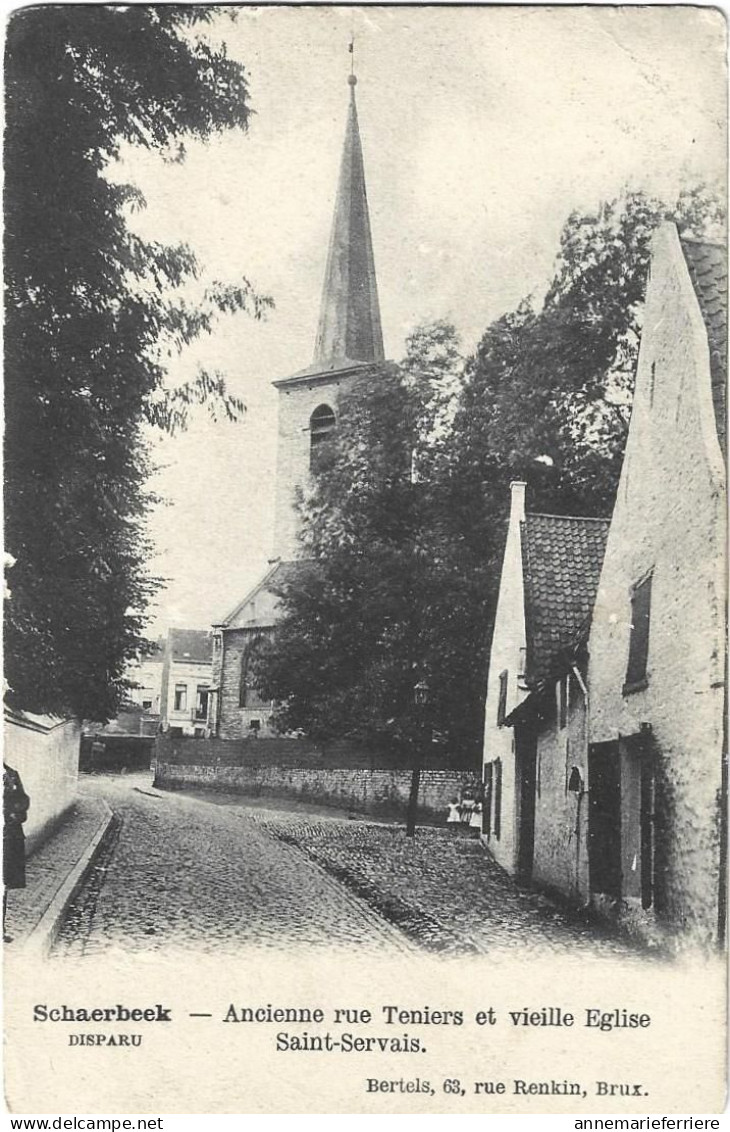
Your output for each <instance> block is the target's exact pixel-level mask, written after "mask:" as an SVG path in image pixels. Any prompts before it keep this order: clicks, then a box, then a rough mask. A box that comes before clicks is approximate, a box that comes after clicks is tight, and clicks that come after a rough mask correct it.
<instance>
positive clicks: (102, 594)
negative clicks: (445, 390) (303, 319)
mask: <svg viewBox="0 0 730 1132" xmlns="http://www.w3.org/2000/svg"><path fill="white" fill-rule="evenodd" d="M213 11H214V9H210V8H204V7H188V8H182V7H174V6H173V7H164V6H163V7H152V6H148V5H128V6H112V5H109V6H103V5H75V6H74V5H71V6H53V5H51V6H42V7H36V8H29V9H25V10H20V11H17V12H15V13H14V14H13V16H12V18H11V20H10V24H9V28H8V36H7V46H6V70H5V76H6V132H5V157H6V175H5V217H6V226H5V267H6V284H7V290H6V295H7V297H6V326H5V357H6V376H5V382H6V401H5V411H6V446H5V474H6V549H7V550H8V552H9V553H10V555H11V556H12V558H13V559H14V565H13V566H12V568H11V569H10V571H9V576H8V584H9V587H10V591H11V600H10V602H9V603H7V604H8V612H7V617H6V676H7V679H8V681H9V684H10V686H11V689H12V691H11V693H10V697H11V701H12V703H13V704H14V705H15V706H18V707H22V708H25V709H28V710H31V711H49V712H55V713H58V714H66V713H72V714H75V715H78V716H80V717H86V718H91V719H102V720H103V719H107V718H109V717H110V716H112V715H114V714H115V713H116V711H117V708H118V706H119V703H120V700H121V698H122V696H123V694H124V691H125V687H126V685H125V680H124V670H125V667H126V665H127V663H128V661H129V660H130V659H131V658H132V657H134V656H135V655H137V654H138V653H139V652H140V650H144V647H145V642H144V638H143V628H144V609H145V606H146V603H147V601H148V599H149V597H150V596H151V594H152V593H153V591H154V589H155V585H156V583H155V581H154V579H152V578H151V577H150V576H149V574H148V571H147V567H146V565H145V563H146V560H147V555H148V549H149V548H148V546H147V544H146V541H145V534H144V516H145V513H146V511H147V509H148V507H149V505H150V503H151V502H152V501H151V499H150V497H149V495H148V494H147V493H146V490H145V481H146V478H147V474H148V470H149V469H148V452H147V447H146V444H145V434H144V427H145V424H147V423H152V424H155V425H159V426H160V427H163V428H166V429H168V430H174V429H175V428H176V427H181V426H184V424H185V420H186V416H187V412H188V407H189V406H190V405H191V404H193V403H195V402H200V401H208V402H209V403H210V404H211V405H212V406H213V408H214V411H215V410H217V411H220V412H223V413H226V414H229V415H237V414H238V413H240V412H241V410H242V408H243V406H242V405H241V404H240V402H238V401H236V400H235V399H234V398H231V397H229V396H228V395H227V393H226V390H225V385H224V382H223V380H222V378H221V376H220V375H219V374H216V373H210V374H209V373H200V374H199V375H198V378H197V379H196V380H195V381H193V382H190V383H188V384H187V385H184V386H182V387H181V388H179V389H177V390H170V389H168V388H167V387H166V385H165V376H166V370H167V368H168V367H169V364H170V359H171V358H172V359H174V358H175V357H176V355H177V353H178V352H179V351H180V349H182V348H183V346H185V345H186V344H187V343H189V342H190V341H192V340H193V339H194V338H195V337H196V336H197V335H199V334H200V333H202V332H204V331H206V330H209V329H210V328H211V325H212V322H213V319H214V318H215V317H216V315H217V314H218V313H219V312H220V311H222V310H223V311H230V310H240V309H248V310H249V311H251V313H253V314H254V315H259V314H260V313H261V311H262V309H263V306H264V305H265V300H261V299H259V298H258V297H257V296H256V295H255V293H254V291H253V289H252V287H251V286H250V284H249V283H248V281H246V280H245V279H244V280H241V281H240V283H239V284H238V285H235V286H231V285H222V284H216V285H214V286H213V287H211V288H210V290H209V292H208V293H207V294H206V295H205V297H204V300H203V302H202V304H200V305H198V306H196V307H193V306H191V305H190V303H189V302H186V300H185V298H184V294H183V284H184V283H185V281H186V280H187V279H190V278H191V277H192V276H194V275H195V273H196V263H195V260H194V257H193V256H192V254H191V253H190V251H189V250H188V249H186V248H185V247H165V246H162V245H160V244H156V243H147V242H144V241H142V240H141V239H139V238H137V237H136V236H135V235H134V234H133V233H132V232H131V231H130V228H129V226H128V223H127V220H128V215H129V211H130V209H133V208H139V207H142V206H143V204H144V201H143V200H142V198H141V197H140V195H139V193H138V192H137V191H136V190H135V189H133V188H132V187H130V186H128V185H119V184H115V183H114V182H113V180H112V179H111V177H110V176H109V175H108V171H109V168H110V164H112V163H113V162H114V159H115V158H116V157H117V156H118V155H119V152H120V147H121V146H122V144H123V143H132V144H136V145H143V146H146V147H149V148H154V149H157V150H160V151H161V152H163V153H164V154H166V155H167V156H168V157H170V158H171V159H174V160H182V159H183V157H184V149H183V145H182V142H183V141H184V139H185V138H186V137H187V138H198V139H202V138H207V137H208V136H209V135H210V134H211V133H212V132H214V131H218V130H221V129H224V128H228V127H230V126H238V127H242V128H245V126H246V123H247V121H248V117H249V106H248V91H247V87H246V78H245V74H244V70H243V68H242V66H241V65H240V64H238V63H236V62H234V61H232V60H230V59H229V58H227V56H226V53H225V50H224V49H220V48H216V47H214V46H212V45H211V44H210V43H208V42H206V40H205V38H204V37H202V36H201V35H199V34H198V33H199V32H200V31H201V29H202V25H204V24H205V23H206V22H208V21H209V20H210V19H211V17H212V13H213Z"/></svg>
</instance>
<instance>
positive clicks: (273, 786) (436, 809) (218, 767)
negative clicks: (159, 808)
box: [155, 736, 479, 821]
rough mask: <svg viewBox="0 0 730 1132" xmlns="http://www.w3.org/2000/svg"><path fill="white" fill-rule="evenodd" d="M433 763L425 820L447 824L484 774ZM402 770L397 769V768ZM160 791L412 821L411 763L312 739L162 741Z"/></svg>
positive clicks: (423, 794) (425, 781)
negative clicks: (219, 793) (231, 795)
mask: <svg viewBox="0 0 730 1132" xmlns="http://www.w3.org/2000/svg"><path fill="white" fill-rule="evenodd" d="M434 762H435V758H434V757H431V758H430V759H427V760H426V766H425V768H424V770H423V771H422V773H421V788H420V791H419V798H418V804H419V812H420V815H421V818H424V817H425V818H427V819H430V820H436V821H443V820H445V818H446V812H447V807H448V803H449V801H450V799H451V798H453V797H455V796H456V797H458V796H459V795H460V794H461V792H462V790H463V789H464V788H467V787H470V788H472V789H474V788H475V787H476V786H477V784H478V777H479V776H478V771H477V770H476V769H472V768H468V767H465V768H463V769H453V768H450V769H445V768H443V767H436V766H434V765H432V764H433V763H434ZM394 764H395V765H394ZM155 785H156V786H158V787H160V788H162V789H168V790H176V789H201V788H203V789H209V790H224V791H228V790H230V791H234V792H236V793H240V794H244V795H249V796H254V797H255V796H257V795H261V794H264V795H271V796H272V797H277V796H278V797H289V798H300V799H304V800H309V801H312V802H316V803H317V804H318V805H326V806H337V807H340V808H343V809H351V810H356V811H357V812H359V813H368V814H373V815H381V816H392V817H402V816H404V815H405V812H406V809H407V806H408V798H409V793H410V786H411V771H410V768H409V767H408V766H407V765H406V763H405V761H404V760H400V765H399V760H397V759H395V758H393V759H392V760H390V763H388V762H387V761H386V756H385V755H383V754H378V753H377V752H368V751H364V750H363V749H362V748H359V747H358V746H357V745H355V744H348V743H338V744H330V745H328V747H327V748H323V747H319V746H317V745H316V744H314V743H311V742H308V741H307V740H298V739H280V740H260V741H248V742H238V743H236V742H228V743H226V742H222V741H220V740H214V739H210V740H189V741H187V742H186V741H185V740H181V739H179V738H178V739H170V738H169V737H167V736H160V737H159V739H158V747H157V753H156V761H155Z"/></svg>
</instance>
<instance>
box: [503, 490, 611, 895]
mask: <svg viewBox="0 0 730 1132" xmlns="http://www.w3.org/2000/svg"><path fill="white" fill-rule="evenodd" d="M511 490H512V503H511V513H510V520H509V527H508V532H507V542H506V546H505V555H504V561H503V567H502V575H501V581H500V591H499V599H498V605H497V615H496V620H495V626H494V635H493V640H492V648H491V653H490V666H489V678H488V686H487V701H486V712H485V738H484V785H485V800H484V818H483V839H484V840H485V842H486V844H487V845H488V847H489V849H490V851H491V853H492V854H493V856H494V857H495V858H496V860H498V861H499V863H500V864H501V865H502V866H503V867H504V868H505V869H506V870H507V871H508V872H509V873H511V874H512V875H515V876H518V877H519V878H520V879H521V880H523V881H525V882H527V881H534V882H535V883H537V884H539V885H541V886H542V887H544V888H547V889H552V890H555V891H559V892H561V893H564V894H565V895H567V896H569V897H570V898H572V899H574V900H577V901H579V902H584V901H585V900H586V899H587V896H588V886H587V869H588V865H587V859H588V857H587V836H588V834H587V818H586V813H585V806H584V798H583V795H584V792H585V783H586V777H587V774H586V751H587V738H586V736H587V731H586V728H587V689H586V683H585V677H586V667H587V657H586V651H585V643H586V638H587V628H588V624H589V622H590V614H591V609H592V605H593V601H594V599H595V596H596V591H597V587H598V578H599V573H600V568H601V562H602V559H603V552H604V548H605V542H606V535H607V531H608V520H605V519H594V518H589V517H584V516H569V515H568V516H566V515H544V514H533V513H529V512H526V511H525V484H524V483H513V484H512V489H511Z"/></svg>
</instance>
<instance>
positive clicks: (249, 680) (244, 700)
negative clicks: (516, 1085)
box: [238, 632, 262, 708]
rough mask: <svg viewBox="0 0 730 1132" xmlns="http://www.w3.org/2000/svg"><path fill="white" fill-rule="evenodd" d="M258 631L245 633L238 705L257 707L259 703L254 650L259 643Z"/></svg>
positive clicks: (260, 637) (259, 634)
mask: <svg viewBox="0 0 730 1132" xmlns="http://www.w3.org/2000/svg"><path fill="white" fill-rule="evenodd" d="M261 640H262V636H261V633H260V632H253V633H250V634H247V635H246V642H245V644H244V647H243V652H242V653H241V677H240V682H239V687H238V706H239V707H242V708H243V707H257V706H258V703H259V699H258V693H257V689H256V671H255V666H256V652H257V650H258V648H259V647H260V645H261Z"/></svg>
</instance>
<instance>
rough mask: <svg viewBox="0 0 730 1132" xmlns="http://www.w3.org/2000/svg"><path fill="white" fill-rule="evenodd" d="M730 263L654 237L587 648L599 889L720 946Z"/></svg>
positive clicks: (703, 248) (670, 231)
mask: <svg viewBox="0 0 730 1132" xmlns="http://www.w3.org/2000/svg"><path fill="white" fill-rule="evenodd" d="M726 359H727V254H726V249H725V248H724V247H723V246H720V245H715V244H712V243H708V242H696V241H691V240H684V239H680V238H679V236H678V233H677V230H676V228H675V226H674V225H671V224H666V225H663V226H662V227H661V228H660V229H659V230H658V231H657V233H656V235H655V237H654V242H653V247H652V257H651V273H650V278H649V282H648V286H647V295H646V309H645V315H644V332H643V335H642V341H641V350H640V355H639V363H638V370H637V377H636V392H635V396H634V403H633V409H632V415H631V426H630V430H629V436H628V442H627V445H626V455H625V458H624V463H623V468H622V472H621V478H620V482H619V488H618V494H617V498H616V505H615V509H614V513H613V518H612V521H611V529H610V534H609V538H608V544H607V549H606V558H605V562H604V567H603V572H602V574H601V581H600V588H599V593H598V600H597V602H596V607H595V612H594V617H593V627H592V630H591V636H590V665H589V670H588V676H589V686H590V695H591V713H590V726H589V742H590V748H589V779H590V782H591V822H592V828H591V845H592V849H591V870H590V871H591V892H592V896H593V899H594V900H595V901H596V902H603V903H605V904H607V905H609V906H611V907H613V908H614V909H615V911H616V913H617V914H618V915H620V916H622V917H623V918H624V919H626V920H627V921H628V922H629V923H633V924H634V925H635V926H636V927H637V929H638V930H642V928H648V929H651V927H652V926H657V927H663V928H665V929H666V930H667V931H669V932H672V931H677V932H682V933H685V932H686V933H689V935H690V936H691V937H692V938H695V939H702V940H706V941H707V940H712V939H716V938H718V937H720V938H722V937H723V935H724V917H725V907H724V886H725V876H724V873H725V865H724V853H725V842H726V833H725V829H726V826H725V820H726V759H727V749H726V731H725V727H726V707H727V695H726V683H725V680H726V624H727V619H726V588H727V576H726V537H727V532H726V476H725V434H726V433H725V430H726V416H725V414H726V408H725V386H726V380H727V364H726Z"/></svg>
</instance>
